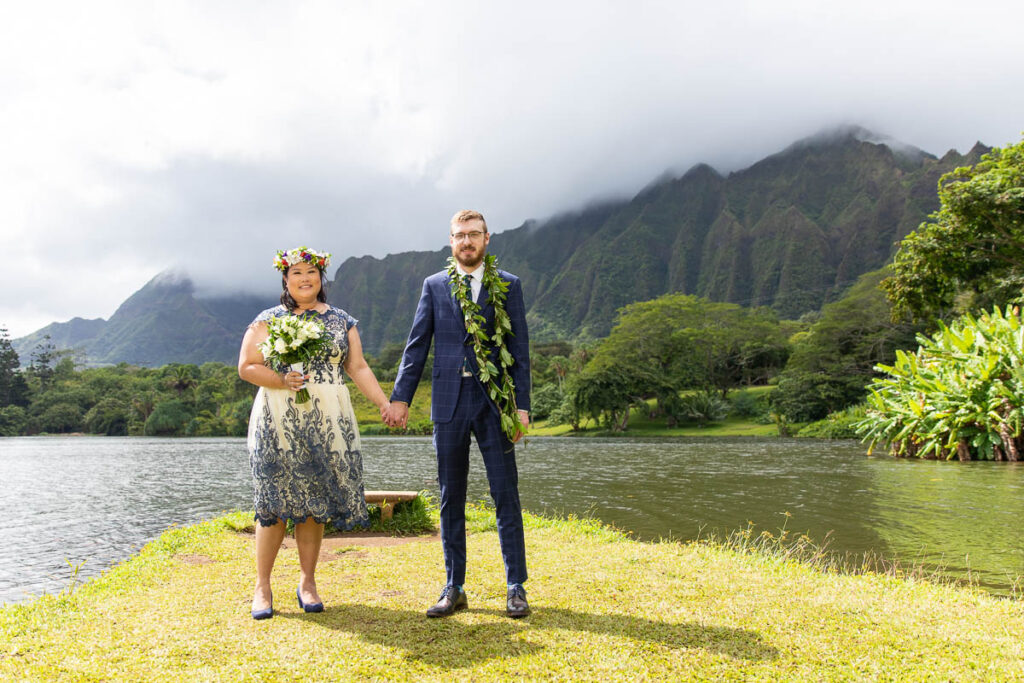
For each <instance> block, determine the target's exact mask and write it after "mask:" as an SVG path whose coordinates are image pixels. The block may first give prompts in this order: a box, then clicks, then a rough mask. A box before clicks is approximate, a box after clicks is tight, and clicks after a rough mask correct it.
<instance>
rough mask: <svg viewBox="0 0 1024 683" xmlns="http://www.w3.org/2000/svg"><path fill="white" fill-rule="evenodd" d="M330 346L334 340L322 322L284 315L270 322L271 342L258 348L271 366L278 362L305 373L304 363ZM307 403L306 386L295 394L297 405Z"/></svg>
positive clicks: (268, 339) (264, 343) (263, 342)
mask: <svg viewBox="0 0 1024 683" xmlns="http://www.w3.org/2000/svg"><path fill="white" fill-rule="evenodd" d="M330 343H331V339H330V337H329V336H328V335H326V334H325V330H324V326H323V324H322V323H321V322H320V321H318V320H314V319H312V318H305V317H303V316H299V315H283V316H280V317H278V318H271V319H270V320H269V321H268V322H267V339H266V341H262V342H260V343H259V345H258V347H259V350H260V352H261V353H262V354H263V358H264V360H266V361H267V362H268V363H269V362H271V361H277V362H279V363H283V364H285V365H290V366H291V369H292V370H294V371H295V372H299V373H303V363H306V362H308V361H309V359H310V358H312V357H314V356H316V355H318V354H320V353H322V352H324V351H325V350H326V349H327V348H328V347H329V346H330ZM303 374H305V373H303ZM307 401H309V391H307V390H306V388H305V387H303V388H301V389H299V391H298V393H297V394H296V395H295V402H296V403H306V402H307Z"/></svg>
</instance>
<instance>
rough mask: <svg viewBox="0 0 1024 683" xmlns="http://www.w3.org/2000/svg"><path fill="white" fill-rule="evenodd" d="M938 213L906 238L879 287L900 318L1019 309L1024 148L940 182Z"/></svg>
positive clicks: (1023, 279) (1023, 280)
mask: <svg viewBox="0 0 1024 683" xmlns="http://www.w3.org/2000/svg"><path fill="white" fill-rule="evenodd" d="M939 201H940V202H941V208H940V209H939V210H938V211H937V212H935V213H933V214H932V215H931V220H930V221H928V222H925V223H922V224H921V226H920V227H919V228H918V229H917V230H916V231H914V232H912V233H910V234H909V235H907V237H906V239H904V240H903V242H902V244H901V245H900V249H899V252H898V253H897V254H896V259H895V263H894V271H893V276H892V277H890V278H889V279H887V280H886V281H885V282H883V283H882V286H883V287H884V289H885V291H886V293H887V294H888V296H889V299H890V300H891V301H892V302H893V304H894V306H895V311H896V313H898V314H902V313H904V312H910V313H913V314H915V315H917V316H921V317H928V316H939V317H943V316H945V315H946V314H947V313H948V312H949V311H950V310H951V309H953V308H954V306H955V305H956V304H957V303H958V301H959V302H960V307H961V308H964V309H971V308H975V309H977V308H988V307H989V306H991V305H992V304H993V303H997V304H1002V303H1006V302H1014V301H1019V300H1020V297H1021V286H1022V284H1024V141H1021V142H1019V143H1017V144H1016V145H1011V146H1008V147H1005V148H1003V149H993V150H992V151H991V153H990V154H986V155H984V156H983V157H982V161H981V162H980V163H978V164H976V165H974V166H965V167H962V168H957V169H956V170H955V171H952V172H950V173H947V174H945V175H943V176H942V179H941V180H940V181H939Z"/></svg>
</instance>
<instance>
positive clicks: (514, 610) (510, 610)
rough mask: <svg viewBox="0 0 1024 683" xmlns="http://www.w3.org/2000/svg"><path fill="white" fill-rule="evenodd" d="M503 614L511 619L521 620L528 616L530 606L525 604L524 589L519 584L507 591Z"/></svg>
mask: <svg viewBox="0 0 1024 683" xmlns="http://www.w3.org/2000/svg"><path fill="white" fill-rule="evenodd" d="M505 613H506V614H508V615H509V616H510V617H512V618H513V619H521V618H522V617H525V616H529V614H530V605H529V604H528V603H527V602H526V589H525V588H523V587H522V586H520V585H519V584H516V585H515V586H512V587H511V588H509V589H508V601H507V602H506V604H505Z"/></svg>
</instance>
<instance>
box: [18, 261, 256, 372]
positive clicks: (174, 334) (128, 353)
mask: <svg viewBox="0 0 1024 683" xmlns="http://www.w3.org/2000/svg"><path fill="white" fill-rule="evenodd" d="M274 303H276V302H275V301H268V299H267V297H260V296H254V295H248V294H245V295H237V296H231V297H221V298H197V297H196V295H195V285H194V284H193V283H192V281H191V280H190V279H189V278H188V276H186V275H184V274H182V273H175V272H164V273H160V274H159V275H157V276H156V277H154V278H153V279H152V280H150V281H149V282H148V283H146V284H145V285H144V286H143V287H142V289H140V290H139V291H137V292H135V293H134V294H132V295H131V296H130V297H128V299H126V300H125V301H124V303H122V304H121V306H120V307H118V309H117V310H116V311H115V312H114V314H113V315H112V316H111V317H110V320H107V321H104V320H101V319H97V320H82V319H81V318H75V319H73V320H71V321H69V322H66V323H52V324H50V325H47V326H46V327H44V328H42V329H40V330H37V331H36V332H33V333H32V334H30V335H27V336H25V337H21V338H19V339H16V340H14V341H13V342H12V344H13V346H14V348H15V350H16V351H17V352H18V356H19V358H20V359H21V362H22V364H23V365H27V364H28V363H29V361H30V360H31V353H32V350H33V349H34V348H35V347H36V345H37V344H39V343H40V342H41V341H42V340H43V336H44V335H47V334H49V335H50V343H51V344H53V345H54V346H55V347H56V348H58V349H73V350H74V351H75V354H76V356H78V357H79V359H80V360H82V361H83V362H84V363H85V364H87V365H113V364H117V363H121V362H125V363H131V364H134V365H145V366H160V365H165V364H167V363H171V362H178V363H197V364H200V363H205V362H207V361H218V362H221V363H232V364H233V363H235V362H237V360H238V347H239V344H240V343H241V340H242V335H243V334H244V333H245V328H246V326H247V325H248V324H249V323H250V322H252V319H253V318H255V317H256V314H257V313H259V312H260V311H261V310H263V309H264V308H267V307H269V306H272V305H273V304H274Z"/></svg>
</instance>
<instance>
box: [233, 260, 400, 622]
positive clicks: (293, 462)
mask: <svg viewBox="0 0 1024 683" xmlns="http://www.w3.org/2000/svg"><path fill="white" fill-rule="evenodd" d="M330 258H331V255H330V254H327V253H323V254H322V253H318V252H316V251H313V250H312V249H307V248H306V247H299V248H297V249H292V250H290V251H287V252H284V251H279V252H278V253H277V258H275V259H274V265H275V266H276V267H277V269H278V270H279V271H281V286H282V289H283V291H282V293H281V305H280V306H275V307H274V308H268V309H267V310H265V311H263V312H262V313H260V314H259V315H258V316H256V319H255V320H254V321H253V322H252V324H250V325H249V328H248V329H247V330H246V332H245V337H244V338H243V339H242V348H241V350H240V351H239V356H238V374H239V376H240V377H241V378H242V379H244V380H246V381H247V382H251V383H253V384H255V385H256V386H258V387H259V388H260V389H259V391H258V392H257V394H256V398H255V400H254V401H253V406H252V413H251V415H250V418H249V439H248V450H249V463H250V465H251V466H252V476H253V485H254V498H255V508H256V522H257V524H256V587H255V591H254V594H253V599H252V617H253V619H266V618H269V617H272V616H273V614H274V608H273V595H272V592H271V587H270V574H271V571H272V570H273V568H274V560H275V559H276V558H277V551H278V549H279V548H280V547H281V541H282V540H283V539H284V535H285V521H286V520H291V521H293V522H294V523H295V543H296V545H297V546H298V552H299V565H300V575H299V584H298V587H297V589H296V591H295V593H296V598H297V600H298V604H299V607H300V608H302V609H303V610H304V611H306V612H321V611H323V608H324V607H323V602H322V601H321V599H320V594H319V593H318V592H317V586H316V577H315V572H316V563H317V558H318V557H319V555H320V542H321V540H322V539H323V533H324V524H325V523H326V522H327V521H331V522H332V524H333V525H334V527H335V528H338V529H346V530H347V529H351V528H353V527H356V526H366V525H367V524H368V516H367V512H366V501H365V499H364V493H363V459H362V454H361V453H360V450H359V430H358V426H357V425H356V419H355V414H354V413H353V410H352V402H351V401H350V400H349V393H348V387H346V386H345V375H346V374H347V375H348V376H349V377H350V378H351V379H352V381H353V383H354V384H355V385H356V387H357V388H358V389H359V391H360V392H362V393H363V395H365V396H366V397H367V398H368V399H369V400H370V401H372V402H373V403H374V404H375V405H376V406H377V407H378V408H380V411H381V417H382V418H383V419H384V420H385V422H387V420H388V418H389V415H390V412H389V411H390V408H389V403H388V399H387V397H386V396H385V395H384V392H383V391H382V390H381V388H380V385H379V384H378V383H377V378H376V377H374V374H373V371H372V370H370V367H369V366H368V365H367V364H366V360H365V359H364V358H363V351H362V345H361V343H360V341H359V331H358V329H357V328H356V324H357V321H356V319H355V318H353V317H352V316H350V315H349V314H348V313H346V312H345V311H343V310H341V309H340V308H335V307H333V306H329V305H328V304H327V295H326V293H325V292H324V278H325V276H324V271H325V269H326V268H327V266H328V264H329V263H330ZM293 314H294V315H304V317H310V316H315V317H316V318H317V319H318V320H319V321H320V322H321V323H322V324H323V326H324V328H325V329H326V331H327V334H329V335H330V336H331V338H332V343H331V344H330V345H329V346H328V348H327V351H326V352H324V353H322V354H320V355H319V356H316V357H314V358H312V359H311V360H310V361H309V362H308V363H306V365H305V367H304V368H303V370H304V371H305V374H303V373H299V372H294V371H291V370H289V369H288V368H287V367H286V366H281V367H268V364H267V362H266V360H265V358H264V357H263V354H262V352H261V351H260V349H259V344H260V343H261V342H263V341H264V340H266V339H267V335H268V332H267V321H268V320H270V319H271V318H274V317H279V316H284V315H293ZM303 387H305V388H306V389H307V391H308V392H309V395H310V401H309V402H306V403H302V404H297V403H296V400H295V398H296V397H295V393H296V392H297V391H298V390H299V389H301V388H303Z"/></svg>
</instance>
